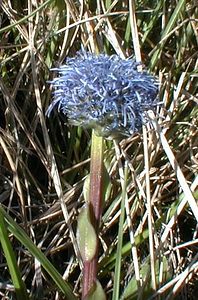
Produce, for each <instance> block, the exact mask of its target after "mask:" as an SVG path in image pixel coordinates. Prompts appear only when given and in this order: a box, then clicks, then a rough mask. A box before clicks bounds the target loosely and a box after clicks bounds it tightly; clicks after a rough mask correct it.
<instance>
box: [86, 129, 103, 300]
mask: <svg viewBox="0 0 198 300" xmlns="http://www.w3.org/2000/svg"><path fill="white" fill-rule="evenodd" d="M103 152H104V141H103V138H102V137H99V136H97V135H96V134H95V132H94V130H93V131H92V144H91V166H90V188H89V204H90V215H91V222H92V225H93V227H94V229H95V231H96V234H97V235H98V230H99V224H100V218H101V214H102V202H103V199H102V198H103V188H102V186H103V167H104V166H103ZM97 266H98V251H96V254H95V256H94V258H93V259H92V260H91V261H86V262H84V268H83V283H82V299H85V298H86V297H87V295H88V294H89V293H90V291H91V290H92V289H93V288H94V285H95V283H96V280H97Z"/></svg>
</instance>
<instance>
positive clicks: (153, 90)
mask: <svg viewBox="0 0 198 300" xmlns="http://www.w3.org/2000/svg"><path fill="white" fill-rule="evenodd" d="M137 66H138V64H137V63H136V62H135V61H134V60H132V59H121V58H120V57H119V56H117V55H112V56H108V55H106V54H100V55H94V54H91V53H88V52H85V51H82V52H78V53H77V56H76V57H73V58H68V59H67V62H66V64H65V65H62V66H61V67H60V68H57V69H54V70H55V71H57V72H58V75H59V76H58V77H57V78H55V79H54V80H53V81H52V82H51V83H52V86H53V88H54V100H53V102H52V103H51V105H50V106H49V108H48V110H47V115H48V116H49V115H50V113H51V111H52V110H53V109H54V107H55V106H57V108H58V110H59V111H61V112H62V113H63V114H64V115H65V116H66V118H67V122H68V123H69V124H72V125H76V126H83V127H86V128H94V129H95V130H96V132H97V133H98V134H99V135H101V136H104V137H107V138H115V137H128V136H130V135H132V134H134V133H135V132H136V131H139V130H140V129H141V127H142V123H143V122H144V121H145V116H146V111H147V110H150V109H154V108H155V107H156V104H157V95H158V83H157V81H156V79H155V78H154V77H152V76H151V75H149V74H148V73H146V72H145V71H144V72H138V70H137Z"/></svg>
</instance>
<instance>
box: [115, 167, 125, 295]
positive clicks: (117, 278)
mask: <svg viewBox="0 0 198 300" xmlns="http://www.w3.org/2000/svg"><path fill="white" fill-rule="evenodd" d="M124 177H125V178H124V182H123V186H122V201H121V214H120V220H119V231H118V245H117V256H116V262H115V276H114V285H113V296H112V300H117V299H119V291H120V272H121V260H122V241H123V225H124V217H125V201H126V197H127V194H126V182H127V180H126V179H127V167H125V176H124ZM121 180H122V179H121Z"/></svg>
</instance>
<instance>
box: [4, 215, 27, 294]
mask: <svg viewBox="0 0 198 300" xmlns="http://www.w3.org/2000/svg"><path fill="white" fill-rule="evenodd" d="M0 242H1V246H2V249H3V252H4V255H5V258H6V261H7V265H8V268H9V271H10V275H11V278H12V282H13V285H14V287H15V292H16V297H17V299H18V300H21V299H23V300H26V299H28V298H29V297H28V294H27V291H26V287H25V284H24V282H23V280H22V278H21V274H20V270H19V268H18V265H17V260H16V257H15V254H14V251H13V248H12V245H11V243H10V240H9V237H8V231H7V228H6V225H5V221H4V216H3V214H2V212H1V211H0Z"/></svg>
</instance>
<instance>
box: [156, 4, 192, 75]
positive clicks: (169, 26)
mask: <svg viewBox="0 0 198 300" xmlns="http://www.w3.org/2000/svg"><path fill="white" fill-rule="evenodd" d="M185 2H186V1H185V0H180V1H179V2H178V4H177V6H176V7H175V10H174V11H173V13H172V16H171V17H170V20H169V22H168V24H167V25H166V27H165V29H164V32H163V33H162V37H161V40H163V41H161V42H160V44H159V47H158V49H157V50H156V51H155V52H154V54H153V56H152V58H151V62H150V70H153V69H154V68H155V66H156V64H157V62H159V61H160V56H161V51H162V48H163V46H164V44H165V42H166V38H165V37H166V36H167V35H168V34H169V33H170V31H171V30H172V29H173V27H174V25H175V23H176V21H177V18H178V15H179V14H180V12H181V9H182V8H183V5H184V4H185Z"/></svg>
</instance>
